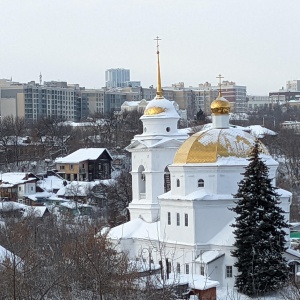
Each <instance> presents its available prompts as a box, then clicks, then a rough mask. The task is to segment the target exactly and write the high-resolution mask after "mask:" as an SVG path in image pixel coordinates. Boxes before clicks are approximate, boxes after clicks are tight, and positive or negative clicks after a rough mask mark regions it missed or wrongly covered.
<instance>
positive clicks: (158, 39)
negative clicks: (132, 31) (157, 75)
mask: <svg viewBox="0 0 300 300" xmlns="http://www.w3.org/2000/svg"><path fill="white" fill-rule="evenodd" d="M154 41H156V47H157V54H158V53H159V44H158V41H161V39H160V38H159V37H158V36H157V37H156V39H154Z"/></svg>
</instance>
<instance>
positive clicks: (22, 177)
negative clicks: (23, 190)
mask: <svg viewBox="0 0 300 300" xmlns="http://www.w3.org/2000/svg"><path fill="white" fill-rule="evenodd" d="M27 174H28V173H24V172H8V173H3V174H2V175H1V178H2V184H1V187H11V186H14V185H16V184H22V183H25V182H28V181H31V180H34V179H35V178H32V177H31V178H28V179H26V175H27Z"/></svg>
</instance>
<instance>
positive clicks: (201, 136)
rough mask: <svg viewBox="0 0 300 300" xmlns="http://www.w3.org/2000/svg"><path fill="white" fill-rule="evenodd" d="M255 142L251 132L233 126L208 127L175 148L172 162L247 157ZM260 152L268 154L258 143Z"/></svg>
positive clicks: (208, 161)
mask: <svg viewBox="0 0 300 300" xmlns="http://www.w3.org/2000/svg"><path fill="white" fill-rule="evenodd" d="M255 142H256V139H255V137H254V136H252V135H251V134H249V133H247V132H245V131H242V130H238V129H233V128H225V129H217V128H213V129H208V130H206V131H200V132H197V133H195V134H193V135H192V136H191V137H189V138H188V139H187V140H186V141H185V142H184V143H183V144H182V145H181V146H180V148H179V149H178V150H177V152H176V154H175V158H174V164H188V163H191V164H193V163H213V162H216V161H217V160H218V158H219V157H237V158H247V157H249V154H250V152H251V150H252V148H253V146H254V144H255ZM260 150H261V153H263V154H267V155H269V152H268V150H267V149H266V147H265V146H264V145H263V144H262V143H260Z"/></svg>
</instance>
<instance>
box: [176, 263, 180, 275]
mask: <svg viewBox="0 0 300 300" xmlns="http://www.w3.org/2000/svg"><path fill="white" fill-rule="evenodd" d="M176 271H177V273H180V263H177V265H176Z"/></svg>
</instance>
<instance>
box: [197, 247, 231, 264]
mask: <svg viewBox="0 0 300 300" xmlns="http://www.w3.org/2000/svg"><path fill="white" fill-rule="evenodd" d="M224 254H225V253H224V252H223V251H219V250H209V251H205V252H203V253H201V254H200V256H199V257H198V258H197V259H195V261H196V262H200V263H205V264H208V263H210V262H212V261H214V260H215V259H217V258H219V257H221V256H223V255H224Z"/></svg>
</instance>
